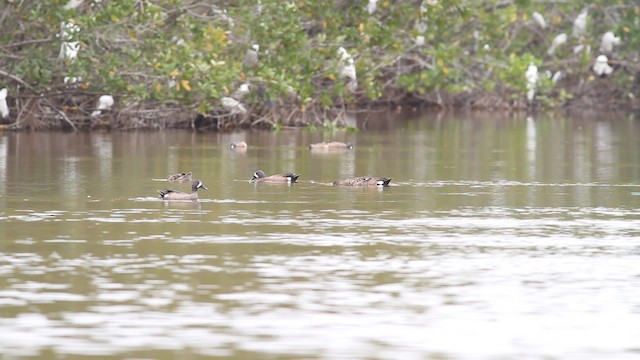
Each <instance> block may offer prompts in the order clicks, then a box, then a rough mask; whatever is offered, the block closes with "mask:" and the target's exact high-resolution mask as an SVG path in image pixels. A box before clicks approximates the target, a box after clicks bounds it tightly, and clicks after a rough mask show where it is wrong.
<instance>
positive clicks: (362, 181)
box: [333, 176, 391, 187]
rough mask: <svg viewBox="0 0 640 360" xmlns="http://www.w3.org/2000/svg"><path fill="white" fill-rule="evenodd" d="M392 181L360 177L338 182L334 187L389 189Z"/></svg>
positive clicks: (381, 178)
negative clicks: (376, 187)
mask: <svg viewBox="0 0 640 360" xmlns="http://www.w3.org/2000/svg"><path fill="white" fill-rule="evenodd" d="M389 182H391V179H389V178H384V177H373V176H360V177H352V178H347V179H343V180H336V181H334V182H333V186H381V187H388V186H389Z"/></svg>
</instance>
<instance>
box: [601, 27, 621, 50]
mask: <svg viewBox="0 0 640 360" xmlns="http://www.w3.org/2000/svg"><path fill="white" fill-rule="evenodd" d="M615 45H620V38H619V37H617V36H616V34H614V33H613V31H607V32H606V33H604V35H602V41H601V42H600V51H602V52H612V51H613V47H614V46H615Z"/></svg>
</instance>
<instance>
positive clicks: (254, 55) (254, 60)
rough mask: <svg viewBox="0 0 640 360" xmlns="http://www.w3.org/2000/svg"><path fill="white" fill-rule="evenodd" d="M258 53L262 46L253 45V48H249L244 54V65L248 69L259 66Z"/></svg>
mask: <svg viewBox="0 0 640 360" xmlns="http://www.w3.org/2000/svg"><path fill="white" fill-rule="evenodd" d="M258 51H260V45H258V44H253V45H251V47H250V48H248V49H247V52H246V53H245V54H244V60H243V61H242V64H243V65H244V66H245V67H248V68H251V67H254V66H256V64H258Z"/></svg>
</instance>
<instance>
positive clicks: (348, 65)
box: [0, 0, 620, 119]
mask: <svg viewBox="0 0 640 360" xmlns="http://www.w3.org/2000/svg"><path fill="white" fill-rule="evenodd" d="M93 1H94V2H100V0H93ZM82 2H83V0H70V1H69V2H68V3H67V4H66V5H64V7H65V9H72V8H76V7H78V6H80V5H81V4H82ZM433 3H437V0H425V1H423V2H422V3H421V5H420V14H421V15H423V14H425V13H426V11H427V6H426V5H432V4H433ZM258 5H259V10H262V4H261V3H260V1H258ZM377 8H378V0H368V3H367V5H366V10H367V13H368V14H369V15H373V14H374V13H375V12H376V10H377ZM224 14H225V15H226V12H224ZM226 16H227V17H228V15H226ZM588 17H589V11H588V9H584V10H582V11H581V12H580V14H578V16H577V17H576V18H575V20H574V21H573V29H572V33H571V36H572V37H573V38H576V39H577V40H578V44H577V45H576V46H575V47H574V48H573V52H574V53H585V54H590V53H591V47H590V46H589V45H585V43H587V42H586V41H584V39H585V37H586V35H587V23H588ZM532 19H533V21H534V22H535V23H536V24H537V26H538V27H540V28H541V29H543V30H544V29H546V28H547V22H546V20H545V18H544V16H543V15H542V14H540V13H539V12H534V13H533V14H532ZM415 27H416V29H417V30H418V32H419V35H417V36H416V38H415V45H416V46H422V45H424V42H425V37H424V35H422V34H424V33H425V32H426V31H427V25H426V23H425V22H424V21H423V20H422V16H421V20H420V21H418V22H417V23H416V25H415ZM79 32H80V27H79V26H78V25H76V24H74V23H73V22H72V21H67V22H62V24H61V26H60V34H59V35H58V36H59V38H60V39H61V45H60V54H59V59H60V60H61V61H64V62H65V63H72V62H73V61H74V60H75V59H76V57H77V56H78V53H79V51H80V41H78V39H77V36H78V33H79ZM568 40H569V36H568V35H567V34H566V33H560V34H557V35H556V36H555V37H554V38H553V40H552V41H551V45H550V46H549V48H548V50H547V54H548V55H550V56H553V55H554V54H556V52H557V51H558V49H560V48H562V47H563V46H564V45H565V44H566V43H567V41H568ZM618 45H620V38H619V37H617V36H616V35H615V34H614V33H613V32H612V31H607V32H605V33H604V34H603V35H602V38H601V41H600V48H599V51H600V54H599V55H598V56H597V57H596V58H595V60H594V63H593V66H592V68H591V69H592V71H593V72H594V74H595V75H597V76H600V77H602V76H607V75H610V74H611V73H612V72H613V67H611V66H610V65H609V59H608V57H607V55H605V54H610V53H612V52H613V50H614V48H615V47H616V46H618ZM259 52H260V45H259V44H253V45H251V46H250V47H249V49H247V51H246V53H245V57H244V59H243V66H244V67H245V68H246V69H250V68H253V67H255V66H256V65H257V64H258V60H259ZM336 56H337V58H338V74H339V77H340V79H342V80H344V81H345V84H346V89H347V90H348V91H350V92H354V91H356V89H357V87H358V78H357V74H356V67H355V62H354V59H353V57H352V56H351V55H350V54H349V53H348V52H347V50H346V49H345V48H344V47H342V46H341V47H339V48H338V51H337V53H336ZM545 75H546V76H548V77H549V78H550V79H551V80H552V81H553V82H554V83H555V82H557V81H558V80H559V79H561V78H562V76H563V75H562V72H560V71H558V72H556V73H554V74H552V73H551V72H549V71H545ZM79 81H82V78H81V77H76V76H70V77H65V78H64V83H65V84H74V83H76V82H79ZM525 81H526V97H527V100H528V101H529V103H532V102H533V100H534V98H535V95H536V88H537V86H538V83H539V81H540V76H539V73H538V67H537V66H536V65H535V64H533V63H531V64H529V67H528V68H527V71H526V72H525ZM250 89H251V85H250V84H249V83H244V84H242V85H241V86H240V87H239V88H238V89H237V90H236V91H234V92H233V93H232V94H231V95H229V96H224V97H223V98H222V99H221V103H222V106H223V108H224V109H226V110H227V111H228V113H229V114H230V115H236V114H239V115H244V114H246V112H247V109H246V107H245V106H244V105H243V104H242V102H241V101H242V99H243V97H244V96H245V95H247V94H248V93H249V91H250ZM7 96H8V90H7V88H3V89H1V90H0V116H1V117H2V118H5V119H6V118H8V117H9V107H8V105H7ZM114 102H115V101H114V98H113V96H111V95H108V94H107V95H102V96H100V97H99V98H98V101H97V104H96V108H95V110H94V111H93V112H92V113H91V116H92V117H97V116H99V115H100V114H102V113H103V112H104V111H108V110H110V109H111V108H112V107H113V105H114Z"/></svg>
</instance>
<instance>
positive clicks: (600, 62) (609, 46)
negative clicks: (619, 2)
mask: <svg viewBox="0 0 640 360" xmlns="http://www.w3.org/2000/svg"><path fill="white" fill-rule="evenodd" d="M531 18H532V19H533V21H534V22H535V23H536V24H537V25H538V26H539V27H540V28H541V29H543V30H544V29H546V28H547V22H546V21H545V19H544V16H543V15H542V14H540V13H538V12H534V13H533V14H532V16H531ZM588 18H589V10H588V9H584V10H582V11H581V12H580V14H578V16H577V17H576V18H575V20H574V21H573V29H572V32H571V36H572V37H574V38H576V39H577V40H578V44H577V45H576V46H574V47H573V49H572V50H573V53H576V54H578V53H584V54H587V55H589V54H591V46H590V45H588V44H587V45H585V43H587V41H585V38H586V36H587V23H588ZM568 40H569V36H568V35H567V34H566V33H560V34H557V35H556V36H555V37H554V38H553V40H552V41H551V46H549V49H548V50H547V54H548V55H550V56H553V55H554V54H555V53H556V51H557V50H558V49H559V48H561V47H563V46H564V45H565V44H566V43H567V41H568ZM618 45H620V38H619V37H617V36H616V35H615V34H614V33H613V31H607V32H605V33H604V34H603V35H602V38H601V41H600V49H599V51H600V54H599V55H598V56H596V58H595V60H594V62H593V66H592V67H591V69H592V71H593V73H594V74H595V75H597V76H600V77H602V76H607V75H611V73H612V72H613V67H611V65H609V58H608V57H607V55H605V54H610V53H612V52H613V50H614V47H615V46H618ZM545 73H546V74H547V76H549V78H550V79H551V80H552V81H553V82H554V83H555V82H557V81H558V80H560V78H562V73H561V72H559V71H558V72H556V73H555V74H551V72H548V71H547V72H545ZM525 81H526V89H527V100H528V101H529V103H531V102H533V100H534V97H535V94H536V87H537V85H538V82H539V81H540V77H539V76H538V68H537V66H536V65H535V64H533V63H532V64H529V67H528V68H527V71H526V72H525Z"/></svg>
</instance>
